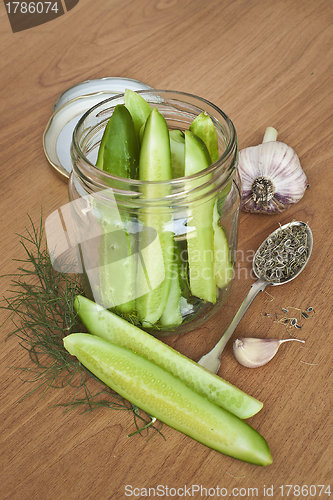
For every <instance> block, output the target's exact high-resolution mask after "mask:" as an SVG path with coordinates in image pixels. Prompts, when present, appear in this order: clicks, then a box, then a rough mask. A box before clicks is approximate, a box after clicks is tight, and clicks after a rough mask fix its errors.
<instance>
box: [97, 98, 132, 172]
mask: <svg viewBox="0 0 333 500" xmlns="http://www.w3.org/2000/svg"><path fill="white" fill-rule="evenodd" d="M139 154H140V150H139V142H138V139H137V135H136V132H135V128H134V123H133V119H132V117H131V115H130V112H129V111H128V110H127V109H126V107H125V106H124V105H123V104H118V106H116V107H115V108H114V111H113V113H112V115H111V118H110V119H109V121H108V124H107V126H106V127H105V130H104V134H103V137H102V141H101V144H100V147H99V150H98V156H97V162H96V167H98V168H100V169H102V170H105V171H106V172H108V173H110V174H113V175H117V176H118V177H125V178H128V179H129V178H132V179H137V178H138V171H139V170H138V169H139Z"/></svg>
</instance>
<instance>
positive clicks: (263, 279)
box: [198, 221, 313, 373]
mask: <svg viewBox="0 0 333 500" xmlns="http://www.w3.org/2000/svg"><path fill="white" fill-rule="evenodd" d="M292 226H302V227H304V228H305V231H306V242H305V245H304V246H305V248H304V249H302V247H303V245H301V251H303V252H306V254H305V255H306V258H305V260H304V262H303V263H302V265H301V266H300V267H298V268H297V269H296V270H295V271H294V272H291V274H289V276H285V277H282V278H280V279H279V278H278V277H277V276H275V277H273V278H269V279H268V278H267V276H265V272H264V271H263V270H262V269H260V266H259V268H258V257H259V258H260V255H261V253H262V252H263V250H264V248H265V245H266V251H267V245H270V246H271V248H269V254H270V256H271V255H272V254H273V252H274V251H275V252H279V250H280V255H281V248H280V249H279V248H278V247H279V245H278V244H275V245H274V238H275V237H276V236H277V234H278V233H279V232H281V231H283V230H285V229H286V228H292ZM286 243H288V241H286ZM312 246H313V236H312V232H311V229H310V227H309V226H308V225H307V224H305V222H299V221H294V222H291V223H289V224H285V225H284V226H281V227H279V228H278V229H277V230H276V231H274V232H273V233H272V234H270V235H269V236H268V238H266V240H265V241H264V242H263V243H262V244H261V245H260V247H259V248H258V250H257V251H256V253H255V255H254V258H253V262H252V270H253V272H254V274H255V275H256V276H257V278H258V280H257V281H256V282H255V283H254V284H253V285H252V286H251V289H250V291H249V293H248V294H247V296H246V297H245V299H244V301H243V303H242V304H241V306H240V308H239V309H238V311H237V313H236V314H235V317H234V319H233V320H232V321H231V323H230V325H229V327H228V328H227V330H226V331H225V333H224V334H223V336H222V337H221V339H220V340H219V341H218V343H217V344H216V345H215V347H213V349H212V350H211V351H210V352H209V353H208V354H205V355H204V356H202V358H201V359H199V361H198V364H199V365H201V366H203V367H204V368H206V369H207V370H209V371H211V372H213V373H217V372H218V369H219V368H220V363H221V354H222V351H223V349H224V347H225V346H226V344H227V342H228V340H229V339H230V337H231V336H232V334H233V333H234V331H235V329H236V327H237V325H238V323H239V322H240V320H241V319H242V317H243V316H244V314H245V312H246V311H247V309H248V307H249V306H250V304H251V303H252V301H253V299H254V298H255V297H256V296H257V294H258V293H259V292H261V291H262V290H264V289H265V288H266V286H267V285H273V286H274V285H282V284H284V283H288V282H289V281H291V280H293V279H294V278H296V276H298V275H299V274H300V273H301V272H302V271H303V269H304V268H305V266H306V264H307V263H308V261H309V258H310V255H311V252H312ZM285 248H286V247H285ZM291 250H292V248H291V247H290V246H288V247H287V250H286V249H285V251H286V252H288V253H289V254H290V255H291V254H292V252H291ZM296 251H297V250H296ZM298 253H299V254H300V252H298ZM298 256H299V255H298ZM262 262H263V261H262ZM274 279H275V281H274Z"/></svg>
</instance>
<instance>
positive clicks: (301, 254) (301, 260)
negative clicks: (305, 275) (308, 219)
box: [254, 224, 308, 283]
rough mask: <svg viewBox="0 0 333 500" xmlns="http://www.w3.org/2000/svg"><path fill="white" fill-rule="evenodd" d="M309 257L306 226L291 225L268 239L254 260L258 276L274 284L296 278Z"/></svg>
mask: <svg viewBox="0 0 333 500" xmlns="http://www.w3.org/2000/svg"><path fill="white" fill-rule="evenodd" d="M307 257H308V232H307V228H306V226H303V225H293V224H289V225H288V226H286V227H285V228H281V230H280V231H277V232H275V233H273V235H272V236H271V237H270V238H268V239H267V240H266V241H265V242H264V244H263V245H262V247H260V249H259V251H258V253H257V254H256V256H255V259H254V267H255V271H256V273H257V275H258V276H260V277H261V278H263V279H265V280H266V281H270V282H272V283H283V282H284V281H287V280H288V279H290V278H292V277H293V276H296V274H297V273H298V272H299V271H300V270H301V269H302V268H303V266H304V264H305V262H306V260H307Z"/></svg>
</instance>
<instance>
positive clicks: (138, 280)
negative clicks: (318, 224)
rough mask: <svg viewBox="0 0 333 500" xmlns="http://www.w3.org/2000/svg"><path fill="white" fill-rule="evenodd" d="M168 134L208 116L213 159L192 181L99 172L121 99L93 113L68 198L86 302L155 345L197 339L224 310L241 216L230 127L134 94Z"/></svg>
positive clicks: (79, 141)
mask: <svg viewBox="0 0 333 500" xmlns="http://www.w3.org/2000/svg"><path fill="white" fill-rule="evenodd" d="M138 93H139V94H140V95H141V96H142V97H144V99H145V100H146V101H147V102H148V103H149V104H150V106H151V107H152V108H153V107H157V108H158V111H159V112H160V113H161V114H162V115H163V116H164V118H165V120H166V122H167V124H168V128H169V130H172V129H180V130H181V131H185V130H188V129H189V127H190V125H191V123H192V121H193V120H194V119H195V118H196V116H198V115H199V114H200V113H202V112H205V113H208V114H209V116H210V117H211V119H212V121H213V123H214V126H215V129H216V132H217V137H218V145H219V155H220V157H219V159H218V161H216V162H215V163H213V164H211V165H210V167H209V168H206V169H205V170H203V171H201V172H199V173H196V174H193V175H191V176H188V177H180V178H174V179H171V180H167V181H159V182H151V181H150V182H148V181H140V180H134V179H125V178H121V177H117V176H114V175H111V174H108V173H106V172H105V171H102V170H100V169H99V168H97V167H96V166H95V163H96V159H97V154H98V148H99V145H100V141H101V138H102V135H103V132H104V129H105V126H106V124H107V122H108V120H109V118H110V116H111V115H112V113H113V110H114V108H115V106H116V105H118V104H123V103H124V95H123V94H122V95H119V96H116V97H112V98H110V99H107V100H105V101H103V102H102V103H99V104H98V105H96V106H94V107H93V108H91V109H90V110H89V111H88V112H87V113H85V115H83V117H82V118H81V119H80V121H79V122H78V124H77V126H76V128H75V130H74V134H73V141H72V147H71V156H72V164H73V169H72V173H71V176H70V180H69V198H70V201H71V202H72V203H70V205H71V207H72V211H73V214H74V215H73V220H74V226H75V230H76V235H77V236H76V238H77V241H78V242H79V248H80V258H81V261H82V270H83V276H84V283H85V290H86V294H87V296H89V297H90V298H92V299H93V300H95V302H97V303H99V304H101V305H103V307H105V308H107V309H110V310H112V311H114V312H116V313H117V314H119V315H121V316H122V317H124V318H125V319H127V320H129V321H131V322H133V323H134V324H136V325H138V326H139V327H141V328H143V329H144V330H146V331H148V332H150V333H152V334H153V335H155V336H160V337H162V336H167V335H174V334H179V333H183V332H187V331H190V330H193V329H194V328H196V327H198V326H199V325H202V324H203V323H204V322H205V321H206V320H208V319H209V318H210V317H211V316H212V315H213V314H214V313H216V311H217V310H219V309H220V307H221V306H222V305H223V304H224V303H225V301H226V299H227V297H228V295H229V293H230V289H231V286H232V282H233V278H234V266H235V255H236V247H237V232H238V219H239V210H240V199H241V198H240V181H239V177H238V172H237V166H238V146H237V137H236V132H235V129H234V126H233V124H232V122H231V121H230V119H229V118H228V117H227V116H226V115H225V113H223V111H221V110H220V109H219V108H218V107H216V106H215V105H213V104H212V103H210V102H208V101H206V100H204V99H202V98H199V97H197V96H194V95H190V94H186V93H183V92H174V91H165V90H163V91H162V90H161V91H160V90H149V91H139V92H138Z"/></svg>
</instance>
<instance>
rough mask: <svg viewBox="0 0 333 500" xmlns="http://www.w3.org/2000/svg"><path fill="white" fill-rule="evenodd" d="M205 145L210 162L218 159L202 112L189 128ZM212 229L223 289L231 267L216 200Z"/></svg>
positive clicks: (210, 128)
mask: <svg viewBox="0 0 333 500" xmlns="http://www.w3.org/2000/svg"><path fill="white" fill-rule="evenodd" d="M189 129H190V130H191V131H192V132H193V133H195V134H196V135H197V136H198V137H200V139H201V140H202V141H203V142H204V143H205V144H206V147H207V149H208V152H209V154H210V157H211V159H212V162H215V161H217V160H218V159H219V147H218V139H217V132H216V129H215V127H214V123H213V121H212V119H211V118H210V116H209V115H208V114H207V113H205V112H203V113H200V115H198V116H197V117H196V118H195V119H194V120H193V122H192V123H191V125H190V128H189ZM231 186H232V182H230V183H229V184H228V185H227V187H226V188H225V189H224V192H223V193H221V194H220V195H219V198H220V199H225V197H226V196H227V194H228V193H229V191H230V189H231ZM213 229H214V273H215V280H216V285H217V286H218V287H219V288H224V287H225V286H226V285H227V284H228V283H229V282H230V280H231V279H232V276H233V265H232V264H231V262H230V258H229V245H228V240H227V237H226V235H225V233H224V230H223V228H222V227H221V226H220V224H219V213H218V207H217V200H216V201H215V205H214V211H213Z"/></svg>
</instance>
